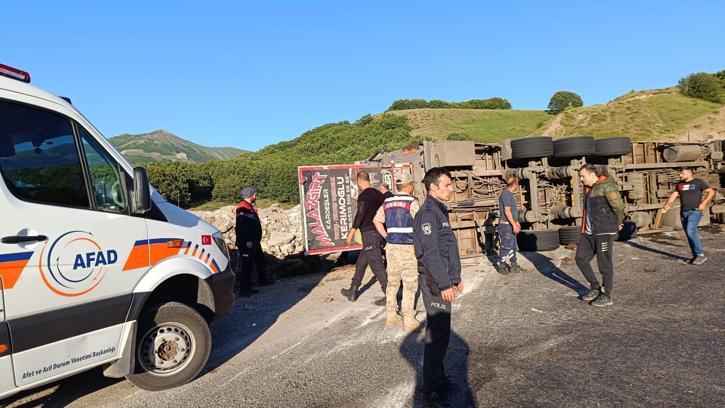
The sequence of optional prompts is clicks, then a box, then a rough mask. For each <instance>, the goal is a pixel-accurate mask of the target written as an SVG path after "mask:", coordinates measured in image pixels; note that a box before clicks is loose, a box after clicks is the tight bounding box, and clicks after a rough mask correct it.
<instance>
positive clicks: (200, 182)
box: [146, 162, 212, 207]
mask: <svg viewBox="0 0 725 408" xmlns="http://www.w3.org/2000/svg"><path fill="white" fill-rule="evenodd" d="M146 170H147V171H148V175H149V181H150V182H151V185H153V186H154V188H156V190H158V192H159V193H160V194H161V195H162V196H164V198H166V199H167V200H169V201H170V202H172V203H175V204H176V205H179V206H181V207H188V205H189V204H190V203H191V202H192V200H193V199H196V200H200V199H203V198H204V197H202V192H204V191H206V194H207V195H209V193H210V191H211V188H212V178H211V177H210V176H209V174H208V173H206V172H205V171H204V168H203V167H202V166H200V165H198V164H193V163H188V162H163V163H151V164H149V165H148V166H147V167H146ZM195 196H196V197H195Z"/></svg>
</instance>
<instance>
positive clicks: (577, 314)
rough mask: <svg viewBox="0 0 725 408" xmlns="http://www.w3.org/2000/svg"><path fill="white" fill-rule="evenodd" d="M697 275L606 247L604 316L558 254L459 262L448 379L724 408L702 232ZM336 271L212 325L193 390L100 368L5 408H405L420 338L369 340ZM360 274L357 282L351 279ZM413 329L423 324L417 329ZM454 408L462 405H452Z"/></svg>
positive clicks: (518, 402) (715, 287)
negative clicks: (610, 253) (506, 263)
mask: <svg viewBox="0 0 725 408" xmlns="http://www.w3.org/2000/svg"><path fill="white" fill-rule="evenodd" d="M702 235H703V237H704V244H705V248H706V251H707V255H708V256H709V261H708V262H707V263H705V264H704V265H702V266H699V267H697V266H691V265H686V264H684V263H682V262H680V260H681V259H683V258H685V257H687V256H688V255H689V254H688V249H687V244H686V242H684V240H683V237H684V236H683V235H682V233H681V232H672V233H668V234H659V235H652V236H647V237H640V238H636V239H634V240H632V241H629V242H624V243H616V245H615V265H616V266H615V290H614V293H613V298H614V302H615V303H614V305H613V306H612V307H609V308H603V309H597V308H594V307H591V306H589V305H587V304H586V303H584V302H583V301H581V300H579V299H578V297H577V296H578V295H579V294H580V293H581V292H582V291H583V290H585V288H584V287H583V286H582V284H583V283H585V282H584V280H583V278H582V276H581V274H580V273H579V272H578V270H577V268H576V265H575V264H574V262H573V251H571V250H569V249H565V248H561V249H559V250H557V251H553V252H550V253H526V254H520V255H519V256H520V257H521V263H522V264H523V265H524V266H525V267H526V269H527V271H526V272H524V273H519V274H513V275H507V276H503V275H499V274H497V273H496V272H495V271H493V269H492V267H491V266H490V264H489V263H488V261H487V260H485V259H483V258H474V259H467V260H465V262H464V273H463V278H464V282H465V284H466V291H465V293H464V294H463V296H462V297H461V298H459V299H458V300H457V301H456V302H455V303H454V317H453V330H454V334H453V335H452V338H451V344H450V348H449V353H448V355H447V358H446V367H447V371H448V374H449V375H450V376H451V377H452V378H453V379H454V381H455V382H456V383H457V384H458V385H460V387H461V389H462V394H461V395H462V397H467V398H468V400H469V401H470V403H471V405H474V406H481V407H489V406H493V407H581V406H597V407H718V406H725V302H723V299H725V261H724V260H723V256H722V255H723V253H725V232H723V230H722V229H721V227H719V226H714V227H709V228H707V230H703V232H702ZM351 275H352V266H350V265H348V266H344V267H339V268H335V269H334V270H332V271H329V272H327V273H314V274H307V275H303V276H294V277H289V278H282V279H279V280H278V281H277V283H276V284H275V285H274V286H272V287H265V288H262V289H261V293H260V294H259V295H257V296H255V297H251V298H248V299H238V301H237V304H236V306H235V308H234V310H233V311H232V312H231V313H230V314H229V315H227V316H225V317H223V318H221V319H219V320H218V321H216V322H214V323H213V325H212V333H213V336H214V347H213V350H212V356H211V358H210V361H209V364H208V365H207V368H206V369H205V371H204V373H203V374H202V375H201V376H200V378H198V379H196V380H195V381H194V382H192V383H190V384H188V385H185V386H183V387H180V388H177V389H174V390H168V391H163V392H157V393H149V392H146V391H141V390H139V389H137V388H134V387H133V386H132V385H131V384H130V383H128V382H127V381H123V380H112V379H106V378H104V377H102V375H101V373H100V370H98V369H96V370H91V371H89V372H87V373H84V374H80V375H77V376H75V377H71V378H68V379H65V380H62V381H59V382H56V383H54V384H51V385H48V386H45V387H42V388H39V389H35V390H32V391H29V392H24V393H21V394H19V395H16V396H14V397H11V398H9V399H7V400H5V401H3V403H4V404H6V405H7V406H11V407H31V406H65V405H70V406H78V407H82V406H112V407H125V406H129V407H142V406H143V407H167V406H175V407H226V406H240V407H241V406H243V407H351V406H355V407H409V406H412V407H418V406H425V405H423V404H422V402H421V400H420V397H419V392H418V389H419V382H420V379H421V365H422V350H423V343H422V335H421V333H414V334H411V335H405V334H404V333H403V332H402V331H400V330H397V329H391V328H385V326H384V325H383V317H384V314H383V310H382V308H380V307H377V306H375V305H374V303H373V302H374V301H375V300H376V299H378V298H379V297H381V295H382V292H380V288H379V286H378V285H377V283H371V284H370V285H369V287H368V288H367V289H366V291H365V292H364V293H363V294H362V296H361V297H360V299H359V300H358V301H357V302H355V303H351V302H348V301H347V300H346V299H344V298H343V297H342V296H341V295H340V293H339V290H340V288H342V287H343V286H346V285H348V284H349V279H350V278H351ZM370 276H371V274H370V273H369V272H368V275H367V277H368V278H369V277H370ZM420 317H421V318H423V316H422V315H421V316H420ZM461 401H463V400H461Z"/></svg>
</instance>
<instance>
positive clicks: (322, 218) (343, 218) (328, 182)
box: [297, 164, 409, 254]
mask: <svg viewBox="0 0 725 408" xmlns="http://www.w3.org/2000/svg"><path fill="white" fill-rule="evenodd" d="M408 167H409V165H402V166H397V167H393V168H381V167H379V166H378V165H370V164H350V165H334V166H302V167H299V168H298V171H297V172H298V175H299V183H300V203H301V206H300V207H301V209H302V222H303V224H304V225H303V226H304V232H305V252H306V253H307V254H327V253H331V252H338V251H351V250H359V249H360V248H362V246H361V245H360V243H359V240H358V242H353V245H347V243H346V242H345V241H346V239H347V234H348V233H349V232H350V229H351V228H352V223H353V220H354V219H355V211H357V196H358V194H359V191H358V188H357V184H356V182H355V181H356V179H357V173H358V172H359V171H361V170H365V171H367V172H368V174H369V175H370V182H371V184H372V187H373V188H378V187H379V186H380V184H381V183H386V184H387V185H388V186H390V189H391V191H393V192H395V183H394V180H395V176H396V175H397V174H398V172H400V171H409V169H408Z"/></svg>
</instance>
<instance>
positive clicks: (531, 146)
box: [511, 136, 554, 159]
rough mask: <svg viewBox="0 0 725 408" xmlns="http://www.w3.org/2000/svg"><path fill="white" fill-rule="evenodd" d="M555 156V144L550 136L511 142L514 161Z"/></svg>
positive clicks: (525, 138) (524, 138)
mask: <svg viewBox="0 0 725 408" xmlns="http://www.w3.org/2000/svg"><path fill="white" fill-rule="evenodd" d="M552 154H554V143H553V142H552V141H551V138H550V137H548V136H534V137H523V138H521V139H515V140H512V141H511V158H512V159H535V158H536V159H538V158H541V157H548V156H551V155H552Z"/></svg>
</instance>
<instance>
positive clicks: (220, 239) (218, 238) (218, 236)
mask: <svg viewBox="0 0 725 408" xmlns="http://www.w3.org/2000/svg"><path fill="white" fill-rule="evenodd" d="M212 238H214V243H215V244H216V246H217V248H219V250H221V251H222V253H223V254H224V256H226V257H227V260H229V259H231V257H230V255H229V247H227V243H226V241H224V236H223V235H222V233H221V232H219V231H217V232H215V233H214V234H213V235H212Z"/></svg>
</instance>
